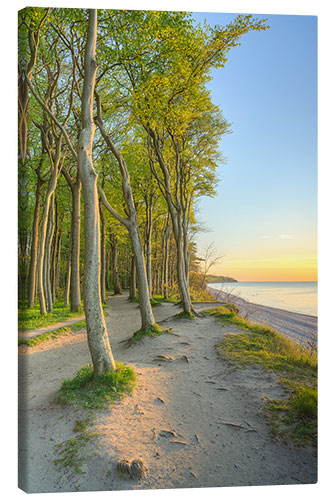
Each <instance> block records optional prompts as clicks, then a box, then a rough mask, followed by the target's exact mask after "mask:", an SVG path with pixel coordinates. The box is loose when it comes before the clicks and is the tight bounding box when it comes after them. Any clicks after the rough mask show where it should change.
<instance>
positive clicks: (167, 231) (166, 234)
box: [163, 218, 170, 299]
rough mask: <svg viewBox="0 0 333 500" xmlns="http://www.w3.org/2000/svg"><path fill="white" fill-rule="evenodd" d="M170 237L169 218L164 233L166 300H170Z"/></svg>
mask: <svg viewBox="0 0 333 500" xmlns="http://www.w3.org/2000/svg"><path fill="white" fill-rule="evenodd" d="M169 236H170V226H169V218H168V221H167V225H166V228H165V232H164V259H163V296H164V298H165V299H167V298H168V285H169V283H168V280H169V276H168V266H169Z"/></svg>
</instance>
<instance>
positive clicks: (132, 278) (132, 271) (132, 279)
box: [129, 255, 136, 300]
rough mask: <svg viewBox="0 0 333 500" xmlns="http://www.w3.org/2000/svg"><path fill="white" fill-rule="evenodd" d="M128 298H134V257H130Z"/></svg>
mask: <svg viewBox="0 0 333 500" xmlns="http://www.w3.org/2000/svg"><path fill="white" fill-rule="evenodd" d="M129 298H130V299H131V300H134V299H135V298H136V269H135V257H134V255H133V256H132V258H131V276H130V288H129Z"/></svg>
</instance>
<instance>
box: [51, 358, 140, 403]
mask: <svg viewBox="0 0 333 500" xmlns="http://www.w3.org/2000/svg"><path fill="white" fill-rule="evenodd" d="M116 367H117V369H116V370H115V371H113V372H108V373H104V374H102V375H98V376H94V370H93V367H92V366H91V365H89V364H88V365H86V366H83V367H82V368H81V369H80V370H79V371H78V372H77V374H76V376H75V377H74V378H73V379H72V380H64V382H63V383H62V386H61V389H60V391H59V393H58V395H57V398H56V402H57V403H60V404H74V405H79V406H82V407H83V408H103V407H104V406H105V405H106V404H107V403H109V402H112V401H116V400H117V399H119V398H121V397H122V396H123V395H124V394H126V393H131V392H132V391H133V389H134V385H135V378H136V377H135V373H134V371H133V370H132V368H130V367H129V366H125V365H123V364H121V363H116Z"/></svg>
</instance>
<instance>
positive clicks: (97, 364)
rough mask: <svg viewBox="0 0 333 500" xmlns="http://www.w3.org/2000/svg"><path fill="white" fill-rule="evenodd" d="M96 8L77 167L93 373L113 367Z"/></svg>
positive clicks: (88, 48)
mask: <svg viewBox="0 0 333 500" xmlns="http://www.w3.org/2000/svg"><path fill="white" fill-rule="evenodd" d="M96 37H97V10H96V9H94V10H93V9H91V10H89V21H88V33H87V42H86V49H85V55H84V80H83V92H82V106H81V126H82V128H81V131H80V136H79V144H78V146H79V153H78V167H79V175H80V179H81V182H82V191H83V198H84V231H85V254H84V284H83V297H84V311H85V315H86V325H87V334H88V344H89V349H90V353H91V357H92V362H93V366H94V373H95V375H100V374H101V373H106V372H109V371H113V370H115V369H116V365H115V361H114V359H113V355H112V351H111V347H110V343H109V337H108V332H107V328H106V323H105V318H104V313H103V309H102V305H101V293H100V266H99V264H100V227H99V204H98V189H97V175H96V172H95V170H94V166H93V163H92V143H93V138H94V133H95V124H94V120H93V100H94V87H95V79H96V71H97V64H96V60H95V50H96Z"/></svg>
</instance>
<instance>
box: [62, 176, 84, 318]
mask: <svg viewBox="0 0 333 500" xmlns="http://www.w3.org/2000/svg"><path fill="white" fill-rule="evenodd" d="M62 173H63V175H64V177H65V179H66V181H67V184H68V186H69V187H70V190H71V193H72V221H71V252H70V255H71V280H70V303H71V311H72V312H77V311H79V310H80V309H81V286H80V232H81V204H80V202H81V181H80V179H79V175H78V174H77V176H76V181H75V182H74V181H73V179H72V177H71V176H70V175H69V173H68V172H67V170H66V169H63V170H62Z"/></svg>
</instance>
